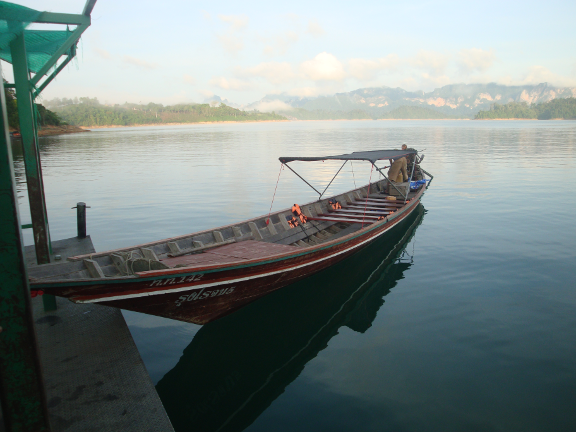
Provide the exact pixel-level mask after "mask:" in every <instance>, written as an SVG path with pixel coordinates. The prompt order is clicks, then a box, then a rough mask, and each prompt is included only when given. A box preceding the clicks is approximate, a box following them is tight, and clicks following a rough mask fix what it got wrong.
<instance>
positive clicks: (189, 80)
mask: <svg viewBox="0 0 576 432" xmlns="http://www.w3.org/2000/svg"><path fill="white" fill-rule="evenodd" d="M182 79H183V80H184V82H185V83H188V84H196V80H195V79H194V77H193V76H190V75H186V74H184V76H183V77H182Z"/></svg>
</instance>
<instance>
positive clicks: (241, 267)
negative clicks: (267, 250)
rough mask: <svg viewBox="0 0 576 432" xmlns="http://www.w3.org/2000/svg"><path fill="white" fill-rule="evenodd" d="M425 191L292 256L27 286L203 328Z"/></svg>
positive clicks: (347, 246) (358, 243)
mask: <svg viewBox="0 0 576 432" xmlns="http://www.w3.org/2000/svg"><path fill="white" fill-rule="evenodd" d="M423 192H424V189H422V190H421V191H420V192H418V193H417V194H416V195H415V196H414V197H413V198H412V200H411V201H410V202H409V203H407V205H406V206H404V207H403V208H402V209H400V210H398V211H397V212H396V213H395V214H394V216H393V217H391V218H389V219H387V220H383V221H379V222H376V223H371V224H368V225H366V226H364V228H362V229H360V230H358V231H356V232H354V233H352V234H349V235H347V236H344V237H342V238H339V239H336V240H333V241H329V242H326V243H322V244H319V245H317V246H314V247H309V248H303V249H298V250H296V251H294V252H289V253H285V254H282V255H276V256H271V257H266V258H262V259H257V260H251V261H248V262H240V261H239V262H235V263H234V262H232V263H227V264H220V265H207V266H195V267H193V268H190V267H182V268H173V269H169V270H158V271H146V272H140V273H138V276H139V277H138V278H116V279H112V280H105V281H102V280H94V281H90V280H88V281H82V283H79V282H78V281H69V282H68V281H59V282H58V283H51V282H48V281H46V282H43V283H32V289H40V290H43V291H44V292H46V293H48V294H54V295H58V296H63V297H67V298H69V299H70V300H72V301H74V302H77V303H99V304H103V305H107V306H114V307H118V308H121V309H127V310H131V311H136V312H142V313H147V314H151V315H157V316H162V317H166V318H171V319H176V320H181V321H187V322H193V323H196V324H205V323H208V322H210V321H213V320H215V319H217V318H219V317H222V316H224V315H226V314H229V313H231V312H233V311H235V310H237V309H239V308H241V307H242V306H244V305H246V304H248V303H250V302H252V301H254V300H256V299H258V298H260V297H262V296H264V295H266V294H267V293H269V292H271V291H274V290H277V289H279V288H282V287H285V286H287V285H290V284H292V283H294V282H295V281H297V280H300V279H302V278H305V277H307V276H309V275H311V274H313V273H316V272H318V271H320V270H323V269H325V268H327V267H329V266H331V265H333V264H335V263H336V262H338V261H341V260H342V259H344V258H346V257H348V256H349V255H351V254H353V253H355V252H357V251H358V250H360V249H362V248H363V247H365V246H366V245H368V244H369V243H371V242H372V241H373V240H375V239H376V238H378V237H380V236H382V235H383V234H384V233H386V232H388V231H390V230H391V229H393V228H394V227H395V226H396V225H398V224H399V223H400V222H401V221H402V220H403V219H404V218H406V217H407V216H408V215H409V214H410V213H412V212H413V211H414V209H415V208H416V207H417V206H418V204H419V202H420V199H421V197H422V194H423Z"/></svg>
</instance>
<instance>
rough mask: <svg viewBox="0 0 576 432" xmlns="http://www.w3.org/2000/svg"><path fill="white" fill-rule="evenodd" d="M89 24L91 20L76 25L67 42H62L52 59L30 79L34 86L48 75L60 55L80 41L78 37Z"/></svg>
mask: <svg viewBox="0 0 576 432" xmlns="http://www.w3.org/2000/svg"><path fill="white" fill-rule="evenodd" d="M89 26H90V22H88V24H82V25H79V26H78V27H76V29H75V30H74V31H73V32H72V34H71V35H70V36H69V37H68V39H66V42H64V43H63V44H62V46H61V47H60V48H59V49H58V51H56V52H55V53H54V54H53V55H52V57H50V60H48V61H47V62H46V64H44V66H42V69H40V70H39V71H38V73H37V74H35V75H34V77H33V78H32V79H31V80H30V83H31V84H32V85H33V86H36V85H37V84H38V81H40V79H41V78H42V77H43V76H44V75H46V74H47V73H48V71H49V70H50V69H51V68H52V67H54V65H55V64H56V63H57V62H58V59H60V57H62V56H63V55H64V54H66V53H67V52H68V50H69V49H70V48H71V47H72V45H75V44H76V42H78V39H80V36H82V33H84V30H86V29H87V28H88V27H89Z"/></svg>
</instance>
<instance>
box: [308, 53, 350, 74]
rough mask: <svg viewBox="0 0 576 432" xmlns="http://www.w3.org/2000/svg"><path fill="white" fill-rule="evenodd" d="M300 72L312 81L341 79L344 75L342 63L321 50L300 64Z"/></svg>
mask: <svg viewBox="0 0 576 432" xmlns="http://www.w3.org/2000/svg"><path fill="white" fill-rule="evenodd" d="M300 72H301V73H302V74H303V75H304V77H305V78H308V79H311V80H313V81H341V80H343V79H344V78H345V77H346V72H344V67H343V66H342V63H340V61H339V60H338V59H337V58H336V57H334V56H333V55H332V54H329V53H327V52H322V53H320V54H318V55H317V56H316V57H314V59H313V60H307V61H305V62H303V63H302V64H301V65H300Z"/></svg>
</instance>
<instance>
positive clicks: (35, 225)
mask: <svg viewBox="0 0 576 432" xmlns="http://www.w3.org/2000/svg"><path fill="white" fill-rule="evenodd" d="M10 53H11V55H12V66H13V69H14V84H15V88H16V98H17V99H18V116H19V118H20V133H21V134H22V148H23V151H24V165H25V167H26V182H27V185H28V199H29V201H30V213H31V217H32V229H33V231H34V245H35V247H36V260H37V262H38V264H47V263H49V262H50V234H49V229H48V216H47V212H46V200H45V198H44V187H43V184H42V167H41V165H40V153H39V150H38V134H37V130H36V124H35V121H34V101H33V99H32V91H33V88H31V85H30V81H29V80H30V72H29V70H28V60H27V58H26V44H25V42H24V30H23V29H22V28H20V34H19V35H18V37H16V38H15V39H14V40H13V41H12V42H11V43H10Z"/></svg>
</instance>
